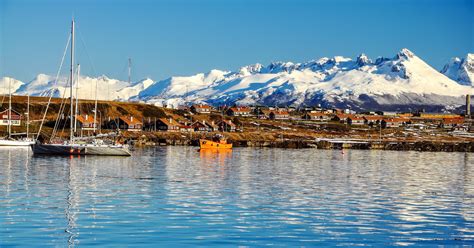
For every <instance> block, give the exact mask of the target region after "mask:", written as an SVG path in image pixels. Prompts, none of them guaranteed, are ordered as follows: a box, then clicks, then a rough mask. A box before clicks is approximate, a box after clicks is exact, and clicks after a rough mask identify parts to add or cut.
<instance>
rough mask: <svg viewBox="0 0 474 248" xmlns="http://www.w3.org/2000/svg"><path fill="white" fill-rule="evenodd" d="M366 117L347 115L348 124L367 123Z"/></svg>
mask: <svg viewBox="0 0 474 248" xmlns="http://www.w3.org/2000/svg"><path fill="white" fill-rule="evenodd" d="M364 122H365V119H364V118H363V117H360V116H350V117H347V124H349V125H358V126H360V125H364V124H365V123H364Z"/></svg>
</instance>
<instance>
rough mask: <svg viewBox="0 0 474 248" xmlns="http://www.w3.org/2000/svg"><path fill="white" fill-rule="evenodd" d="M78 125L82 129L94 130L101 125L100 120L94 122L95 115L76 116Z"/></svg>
mask: <svg viewBox="0 0 474 248" xmlns="http://www.w3.org/2000/svg"><path fill="white" fill-rule="evenodd" d="M76 121H77V127H78V128H80V129H82V130H94V128H97V127H98V126H99V122H98V121H97V120H96V121H95V122H94V116H93V115H78V116H76Z"/></svg>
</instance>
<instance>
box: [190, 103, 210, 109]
mask: <svg viewBox="0 0 474 248" xmlns="http://www.w3.org/2000/svg"><path fill="white" fill-rule="evenodd" d="M193 107H194V108H202V109H210V108H211V106H209V105H205V104H194V105H193Z"/></svg>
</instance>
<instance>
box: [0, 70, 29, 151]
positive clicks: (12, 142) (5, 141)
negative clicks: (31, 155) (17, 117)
mask: <svg viewBox="0 0 474 248" xmlns="http://www.w3.org/2000/svg"><path fill="white" fill-rule="evenodd" d="M8 95H9V97H8V114H7V129H8V136H7V137H4V138H0V146H30V145H31V144H34V143H35V142H34V141H33V139H30V138H29V137H28V136H29V125H30V118H29V116H30V96H28V106H27V113H26V115H27V121H26V138H20V139H14V138H13V137H12V92H11V78H9V80H8ZM23 134H24V133H23Z"/></svg>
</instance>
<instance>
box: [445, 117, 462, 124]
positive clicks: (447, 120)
mask: <svg viewBox="0 0 474 248" xmlns="http://www.w3.org/2000/svg"><path fill="white" fill-rule="evenodd" d="M443 123H444V124H464V119H463V118H444V119H443Z"/></svg>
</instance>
